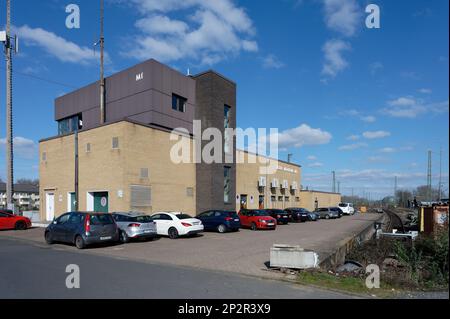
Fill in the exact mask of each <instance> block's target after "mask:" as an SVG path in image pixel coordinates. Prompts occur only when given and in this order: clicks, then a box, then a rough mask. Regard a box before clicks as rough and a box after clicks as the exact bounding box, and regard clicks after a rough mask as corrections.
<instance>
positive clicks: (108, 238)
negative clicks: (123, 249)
mask: <svg viewBox="0 0 450 319" xmlns="http://www.w3.org/2000/svg"><path fill="white" fill-rule="evenodd" d="M110 239H111V236H108V237H100V240H110Z"/></svg>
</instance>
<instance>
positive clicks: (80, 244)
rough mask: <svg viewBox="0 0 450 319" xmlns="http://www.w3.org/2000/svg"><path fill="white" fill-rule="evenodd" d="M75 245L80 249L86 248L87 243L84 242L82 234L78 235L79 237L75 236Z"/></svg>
mask: <svg viewBox="0 0 450 319" xmlns="http://www.w3.org/2000/svg"><path fill="white" fill-rule="evenodd" d="M75 246H76V247H77V248H78V249H84V248H85V247H86V244H85V243H84V239H83V237H81V236H80V235H78V236H77V237H75Z"/></svg>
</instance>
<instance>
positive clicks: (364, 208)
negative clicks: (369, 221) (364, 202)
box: [359, 206, 367, 213]
mask: <svg viewBox="0 0 450 319" xmlns="http://www.w3.org/2000/svg"><path fill="white" fill-rule="evenodd" d="M359 211H360V212H361V213H367V207H366V206H361V208H360V209H359Z"/></svg>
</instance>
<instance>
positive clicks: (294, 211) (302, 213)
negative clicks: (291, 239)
mask: <svg viewBox="0 0 450 319" xmlns="http://www.w3.org/2000/svg"><path fill="white" fill-rule="evenodd" d="M285 211H286V212H287V213H288V214H289V216H290V217H291V221H293V222H297V223H299V222H306V221H308V220H309V217H308V211H307V210H306V209H304V208H286V209H285Z"/></svg>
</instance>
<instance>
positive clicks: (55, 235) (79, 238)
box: [44, 212, 119, 249]
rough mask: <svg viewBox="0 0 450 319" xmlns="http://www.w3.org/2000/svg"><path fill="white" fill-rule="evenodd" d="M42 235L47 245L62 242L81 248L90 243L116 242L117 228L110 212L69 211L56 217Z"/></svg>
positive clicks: (117, 237) (117, 238) (117, 236)
mask: <svg viewBox="0 0 450 319" xmlns="http://www.w3.org/2000/svg"><path fill="white" fill-rule="evenodd" d="M44 236H45V241H46V242H47V244H49V245H51V244H53V243H54V242H62V243H68V244H75V246H76V247H77V248H78V249H83V248H85V247H86V246H87V245H91V244H98V243H109V242H117V241H118V240H119V229H118V227H117V224H116V222H115V221H114V219H113V217H112V215H111V214H107V213H85V212H71V213H66V214H64V215H62V216H60V217H58V218H56V219H55V220H54V221H53V222H52V223H51V224H50V225H49V226H48V227H47V228H46V229H45V235H44Z"/></svg>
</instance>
